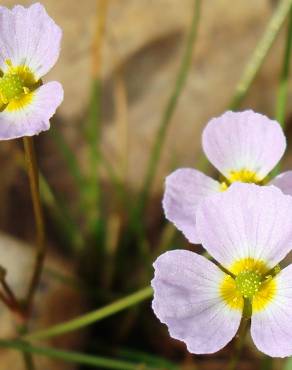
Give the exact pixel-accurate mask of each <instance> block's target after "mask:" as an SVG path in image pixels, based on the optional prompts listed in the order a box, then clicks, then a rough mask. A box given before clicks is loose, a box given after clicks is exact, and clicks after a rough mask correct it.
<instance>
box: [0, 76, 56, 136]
mask: <svg viewBox="0 0 292 370" xmlns="http://www.w3.org/2000/svg"><path fill="white" fill-rule="evenodd" d="M62 100H63V88H62V85H61V84H60V83H59V82H49V83H47V84H45V85H43V86H41V87H40V88H38V89H37V90H35V91H34V92H33V93H32V96H31V99H29V102H28V103H26V104H25V105H24V106H23V107H21V106H20V107H18V109H16V110H10V109H9V107H7V108H6V109H4V111H2V112H1V113H0V140H8V139H15V138H18V137H22V136H32V135H36V134H39V133H40V132H41V131H46V130H48V129H49V128H50V121H49V120H50V118H51V117H52V116H53V115H54V113H55V111H56V109H57V107H58V106H59V105H60V104H61V102H62Z"/></svg>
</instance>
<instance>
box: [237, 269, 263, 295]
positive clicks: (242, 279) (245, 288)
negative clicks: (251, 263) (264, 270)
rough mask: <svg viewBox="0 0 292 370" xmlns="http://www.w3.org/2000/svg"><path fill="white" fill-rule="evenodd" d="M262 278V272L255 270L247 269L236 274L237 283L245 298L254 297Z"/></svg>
mask: <svg viewBox="0 0 292 370" xmlns="http://www.w3.org/2000/svg"><path fill="white" fill-rule="evenodd" d="M261 280H262V279H261V275H260V274H258V273H257V272H255V271H249V270H247V271H243V272H241V273H240V274H238V275H237V276H236V278H235V285H236V288H237V290H239V292H240V293H241V294H242V295H243V297H244V298H249V299H252V298H253V297H254V295H255V294H256V293H257V292H258V291H259V288H260V286H261V284H262V282H261Z"/></svg>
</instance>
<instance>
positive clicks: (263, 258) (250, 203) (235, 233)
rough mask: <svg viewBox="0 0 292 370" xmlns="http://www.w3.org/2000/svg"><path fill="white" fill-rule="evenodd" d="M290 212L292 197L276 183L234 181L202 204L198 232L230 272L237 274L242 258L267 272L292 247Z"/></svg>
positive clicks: (205, 245)
mask: <svg viewBox="0 0 292 370" xmlns="http://www.w3.org/2000/svg"><path fill="white" fill-rule="evenodd" d="M291 215H292V197H290V196H289V195H284V194H283V193H282V192H281V190H280V189H278V188H276V187H275V186H258V185H254V184H244V183H234V184H232V185H231V186H230V188H229V189H228V190H227V191H225V192H223V193H220V194H218V195H214V196H212V197H209V198H207V199H205V200H203V201H202V202H201V203H200V205H199V206H198V210H197V231H198V235H199V238H200V240H201V241H202V244H203V246H204V247H205V248H206V249H207V251H208V252H209V253H210V254H211V255H212V256H213V257H214V258H215V259H216V260H217V261H218V262H220V263H221V264H222V265H223V266H224V267H225V268H227V269H229V270H230V271H232V272H234V273H236V271H233V269H234V270H235V269H236V266H238V263H240V262H242V261H243V262H244V261H246V262H245V263H247V264H250V263H251V262H252V263H253V261H254V263H256V264H257V265H258V268H259V270H265V271H267V269H270V268H273V267H275V265H276V264H277V263H278V262H280V261H281V260H282V259H283V258H284V257H285V256H286V255H287V253H288V252H289V251H290V250H291V249H292V217H291ZM254 263H253V264H254Z"/></svg>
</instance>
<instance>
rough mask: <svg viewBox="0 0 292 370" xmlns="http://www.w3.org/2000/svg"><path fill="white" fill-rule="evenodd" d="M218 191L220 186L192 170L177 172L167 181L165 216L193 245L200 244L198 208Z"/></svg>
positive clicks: (164, 200) (164, 198) (185, 169)
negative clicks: (201, 202) (197, 220)
mask: <svg viewBox="0 0 292 370" xmlns="http://www.w3.org/2000/svg"><path fill="white" fill-rule="evenodd" d="M218 191H220V184H219V183H218V182H217V181H215V180H213V179H212V178H211V177H208V176H206V175H204V174H203V173H202V172H199V171H197V170H194V169H191V168H181V169H179V170H176V171H174V172H173V173H172V174H170V175H169V176H167V178H166V181H165V193H164V197H163V209H164V212H165V216H166V218H167V219H168V220H169V221H171V222H173V223H174V225H175V226H176V227H177V228H178V229H179V230H181V231H182V232H183V234H184V235H185V236H186V238H187V239H188V240H189V241H190V242H191V243H200V240H199V239H198V235H197V232H196V211H197V206H198V204H199V202H200V201H201V200H202V199H204V198H205V197H207V196H210V195H212V194H216V193H218Z"/></svg>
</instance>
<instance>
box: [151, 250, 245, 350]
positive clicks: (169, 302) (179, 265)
mask: <svg viewBox="0 0 292 370" xmlns="http://www.w3.org/2000/svg"><path fill="white" fill-rule="evenodd" d="M154 267H155V276H154V279H153V280H152V287H153V289H154V300H153V310H154V312H155V314H156V316H157V317H158V318H159V319H160V321H161V322H163V323H165V324H166V325H167V326H168V329H169V333H170V335H171V336H172V337H173V338H175V339H179V340H181V341H183V342H184V343H185V344H186V345H187V348H188V350H189V351H190V352H191V353H197V354H200V353H213V352H216V351H218V350H219V349H221V348H223V347H224V346H225V345H226V344H227V343H228V342H229V341H230V340H231V339H232V338H233V337H234V335H235V334H236V332H237V330H238V327H239V323H240V320H241V314H242V313H241V310H238V309H232V308H230V307H229V306H227V305H226V303H225V302H224V301H223V299H222V297H221V296H220V288H219V286H220V283H221V282H222V280H223V278H224V276H226V275H225V274H224V273H223V272H222V271H221V270H220V269H219V268H218V267H217V266H216V265H215V264H213V263H212V262H210V261H208V260H207V259H206V258H204V257H202V256H200V255H198V254H196V253H193V252H189V251H184V250H176V251H171V252H166V253H164V254H163V255H162V256H160V257H159V258H158V259H157V260H156V262H155V263H154Z"/></svg>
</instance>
